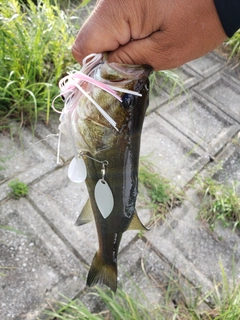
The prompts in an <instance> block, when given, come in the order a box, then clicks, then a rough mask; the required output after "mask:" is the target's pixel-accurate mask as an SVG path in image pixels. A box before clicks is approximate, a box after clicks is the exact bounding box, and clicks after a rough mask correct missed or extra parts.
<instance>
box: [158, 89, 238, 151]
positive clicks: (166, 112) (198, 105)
mask: <svg viewBox="0 0 240 320" xmlns="http://www.w3.org/2000/svg"><path fill="white" fill-rule="evenodd" d="M158 113H159V114H160V115H161V116H162V117H163V118H164V119H165V120H167V121H169V122H170V123H171V124H172V125H173V126H174V127H176V128H178V130H179V131H181V132H182V133H183V134H184V135H186V136H187V137H188V138H189V139H191V140H192V141H193V142H194V143H195V144H197V145H200V146H201V147H202V148H203V149H205V150H206V151H207V153H208V154H209V155H211V157H214V156H215V155H216V153H218V152H219V151H220V150H221V149H222V147H223V146H224V145H225V144H226V143H227V142H228V141H229V139H231V138H232V137H233V136H234V135H235V134H236V132H238V131H239V129H240V126H239V125H238V124H237V123H236V122H235V121H234V120H232V119H231V118H230V117H228V116H227V115H226V114H225V113H223V112H222V111H221V110H219V109H218V108H217V107H216V106H215V105H214V104H212V103H210V102H209V101H208V100H206V99H204V98H202V97H201V95H199V94H196V93H195V94H192V95H191V96H189V95H183V96H181V97H179V99H175V100H174V101H172V103H170V104H168V105H165V106H163V107H162V108H161V109H159V111H158Z"/></svg>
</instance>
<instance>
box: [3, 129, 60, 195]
mask: <svg viewBox="0 0 240 320" xmlns="http://www.w3.org/2000/svg"><path fill="white" fill-rule="evenodd" d="M0 141H1V142H0V154H1V155H0V159H2V161H1V170H0V183H1V185H0V201H1V200H2V199H4V198H5V197H6V196H7V195H8V193H9V191H10V189H9V188H8V186H7V184H8V182H9V181H10V180H13V179H16V178H18V179H19V180H21V181H23V182H25V183H26V184H29V183H32V182H33V181H34V180H36V179H38V178H40V177H41V176H43V175H45V174H46V173H47V172H50V171H52V170H54V169H55V168H56V167H57V163H56V157H55V156H54V154H53V153H52V152H51V150H49V148H48V147H46V146H45V145H44V144H43V143H42V142H39V140H38V139H37V138H35V137H34V136H33V134H32V133H31V131H29V130H27V129H22V131H21V133H20V136H15V137H13V138H11V137H10V136H8V135H4V134H2V133H1V134H0Z"/></svg>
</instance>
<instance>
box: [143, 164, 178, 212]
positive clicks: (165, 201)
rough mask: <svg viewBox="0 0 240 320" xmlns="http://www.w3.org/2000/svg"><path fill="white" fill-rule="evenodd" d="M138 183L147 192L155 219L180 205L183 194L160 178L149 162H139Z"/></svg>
mask: <svg viewBox="0 0 240 320" xmlns="http://www.w3.org/2000/svg"><path fill="white" fill-rule="evenodd" d="M140 164H141V165H140V168H139V174H138V176H139V182H140V184H143V185H144V187H145V188H146V190H147V194H148V197H149V200H150V203H151V207H152V208H153V211H154V214H155V217H156V216H159V217H163V216H164V215H165V214H166V213H167V212H168V211H169V210H171V209H173V208H174V207H175V206H177V205H180V204H181V202H182V200H183V198H184V194H183V192H182V191H180V190H177V188H176V187H174V186H173V185H172V184H171V183H170V182H169V181H168V180H167V179H166V178H164V177H162V176H161V175H160V174H159V173H158V172H157V170H156V168H154V166H153V165H152V164H151V163H150V162H149V161H141V162H140Z"/></svg>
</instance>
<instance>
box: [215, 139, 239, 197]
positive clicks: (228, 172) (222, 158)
mask: <svg viewBox="0 0 240 320" xmlns="http://www.w3.org/2000/svg"><path fill="white" fill-rule="evenodd" d="M216 161H217V163H222V168H221V169H220V170H219V171H217V172H216V173H215V174H214V175H213V178H214V179H216V180H217V181H219V182H223V183H225V184H228V185H231V184H233V183H236V190H237V191H239V192H240V186H238V184H239V182H240V144H239V140H238V137H236V138H235V139H233V143H229V144H228V145H227V147H226V148H225V149H224V150H223V151H222V152H221V153H220V154H219V155H218V157H217V159H216Z"/></svg>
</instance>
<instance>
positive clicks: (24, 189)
mask: <svg viewBox="0 0 240 320" xmlns="http://www.w3.org/2000/svg"><path fill="white" fill-rule="evenodd" d="M8 186H9V187H10V188H11V189H12V192H11V193H10V196H11V197H13V198H14V199H19V198H21V197H25V196H26V195H27V194H28V186H27V185H26V184H25V183H24V182H21V181H19V180H18V179H15V180H12V181H11V182H9V184H8Z"/></svg>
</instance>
